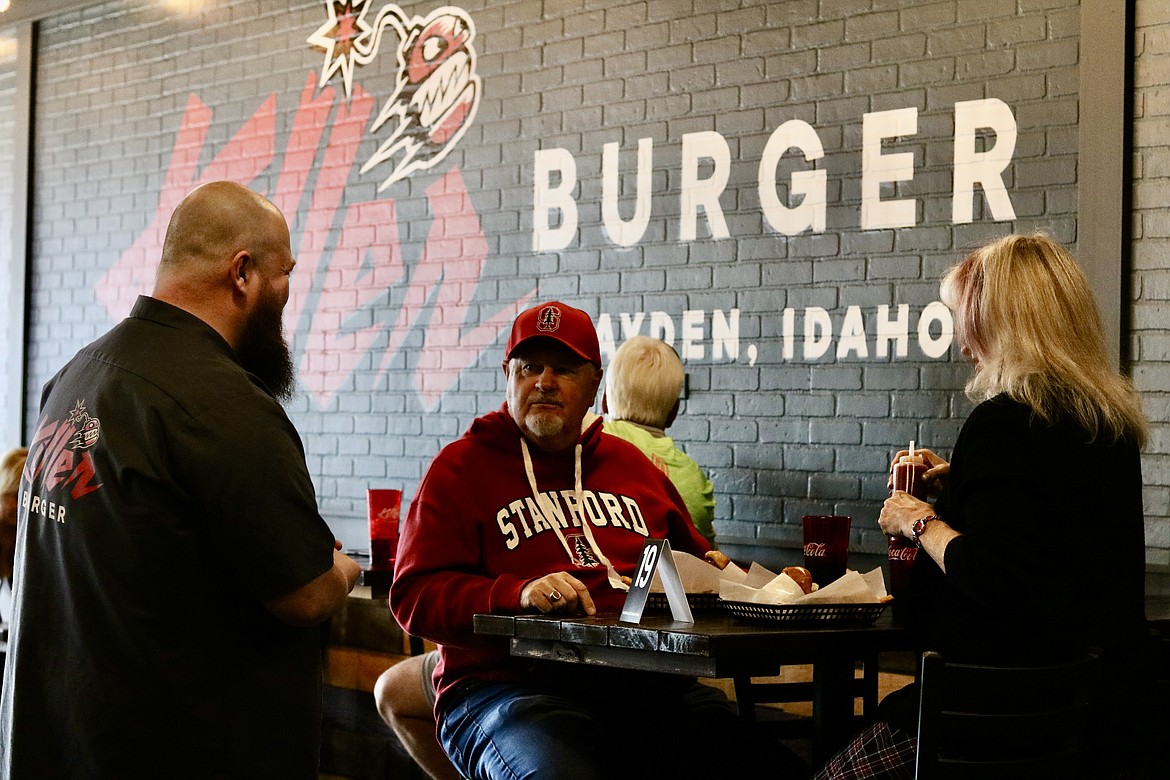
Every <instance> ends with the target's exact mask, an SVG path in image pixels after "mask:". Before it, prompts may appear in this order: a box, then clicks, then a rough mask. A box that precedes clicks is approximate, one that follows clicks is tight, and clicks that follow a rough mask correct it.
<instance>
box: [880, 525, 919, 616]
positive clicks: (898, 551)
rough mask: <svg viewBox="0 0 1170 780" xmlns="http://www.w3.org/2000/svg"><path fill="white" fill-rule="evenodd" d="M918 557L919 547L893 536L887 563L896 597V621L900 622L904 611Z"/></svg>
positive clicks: (888, 548)
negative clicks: (904, 603) (911, 575)
mask: <svg viewBox="0 0 1170 780" xmlns="http://www.w3.org/2000/svg"><path fill="white" fill-rule="evenodd" d="M917 557H918V546H917V545H915V544H914V542H911V541H910V540H909V539H903V538H902V537H900V536H891V537H890V541H889V544H888V545H887V547H886V563H888V564H889V566H890V595H891V596H893V597H894V601H893V604H892V605H891V606H892V607H893V612H894V619H895V620H900V619H901V618H902V617H903V615H904V611H903V609H902V602H903V601H905V595H906V590H907V587H908V586H909V584H910V572H911V571H912V570H913V569H914V560H915V559H916V558H917Z"/></svg>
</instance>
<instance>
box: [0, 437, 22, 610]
mask: <svg viewBox="0 0 1170 780" xmlns="http://www.w3.org/2000/svg"><path fill="white" fill-rule="evenodd" d="M27 457H28V448H27V447H17V448H16V449H14V450H9V451H8V452H7V453H5V454H4V459H3V460H0V622H4V623H7V622H8V621H9V620H10V619H11V618H12V566H13V558H14V556H15V555H16V493H17V489H18V488H19V487H20V473H21V472H22V471H24V461H25V459H26V458H27Z"/></svg>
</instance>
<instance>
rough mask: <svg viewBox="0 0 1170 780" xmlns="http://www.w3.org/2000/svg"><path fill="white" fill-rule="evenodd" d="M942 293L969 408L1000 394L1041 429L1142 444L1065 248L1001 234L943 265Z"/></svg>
mask: <svg viewBox="0 0 1170 780" xmlns="http://www.w3.org/2000/svg"><path fill="white" fill-rule="evenodd" d="M941 292H942V299H943V302H944V303H945V304H946V305H947V306H948V307H950V308H951V309H952V310H953V311H954V312H955V314H956V317H955V327H956V331H957V335H958V337H959V343H960V344H961V345H962V346H963V347H964V348H966V349H967V350H969V351H970V352H971V357H972V358H973V359H974V361H975V374H974V376H972V377H971V380H970V381H969V382H968V383H967V395H968V396H969V397H970V398H971V399H972V400H973V401H983V400H986V399H988V398H991V397H993V396H996V395H998V394H1000V393H1006V394H1007V395H1008V396H1009V397H1011V398H1013V399H1014V400H1016V401H1019V402H1020V403H1023V404H1025V405H1027V406H1028V407H1029V408H1031V409H1032V412H1033V413H1034V414H1035V415H1036V416H1037V417H1038V418H1039V419H1041V420H1043V421H1044V422H1047V423H1052V422H1054V421H1056V420H1057V419H1059V418H1062V417H1068V418H1071V419H1072V420H1074V421H1076V422H1077V423H1079V424H1080V425H1081V426H1082V427H1083V428H1084V429H1085V431H1086V432H1088V434H1089V437H1090V439H1096V438H1097V437H1098V436H1105V437H1107V438H1108V439H1109V440H1111V441H1116V440H1117V439H1119V438H1121V437H1123V436H1124V437H1130V438H1132V439H1133V440H1134V441H1135V442H1137V444H1138V446H1139V447H1141V446H1144V445H1145V442H1146V435H1147V423H1146V418H1145V416H1144V415H1143V414H1142V410H1141V401H1140V399H1139V398H1138V395H1137V393H1136V392H1134V389H1133V386H1132V384H1131V383H1130V382H1129V380H1128V379H1126V378H1125V377H1123V376H1121V375H1120V374H1118V373H1117V372H1116V371H1115V370H1114V369H1113V367H1112V365H1111V364H1110V361H1109V357H1108V353H1107V352H1106V348H1105V337H1104V329H1103V328H1102V325H1101V315H1100V313H1099V312H1098V310H1097V305H1096V303H1095V302H1094V300H1093V294H1092V292H1091V291H1090V289H1089V283H1088V280H1087V279H1086V278H1085V275H1084V273H1083V272H1082V271H1081V269H1080V266H1079V265H1078V264H1077V261H1076V259H1075V258H1073V256H1072V254H1070V253H1069V251H1068V250H1067V249H1065V248H1064V247H1063V246H1061V245H1060V244H1058V243H1057V242H1055V241H1053V240H1052V239H1051V238H1049V237H1047V236H1044V235H1041V234H1035V235H1031V236H1020V235H1011V236H1007V237H1005V238H1002V239H999V240H998V241H994V242H992V243H990V244H987V245H986V246H983V247H980V248H979V249H976V250H975V251H974V252H972V253H971V254H969V255H968V256H967V257H966V258H965V259H963V260H962V261H961V262H960V263H958V264H957V265H955V266H954V267H953V268H951V269H950V270H949V271H948V272H947V274H946V276H944V277H943V280H942V285H941Z"/></svg>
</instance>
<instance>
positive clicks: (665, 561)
mask: <svg viewBox="0 0 1170 780" xmlns="http://www.w3.org/2000/svg"><path fill="white" fill-rule="evenodd" d="M655 571H657V572H658V576H659V577H660V578H661V580H662V589H663V590H665V591H666V601H667V603H668V604H670V615H671V617H673V618H674V619H675V620H678V621H681V622H684V623H694V622H695V618H694V616H693V615H692V614H691V605H690V603H689V602H688V601H687V593H686V589H685V588H683V584H682V577H680V576H679V574H678V567H677V566H675V564H674V555H673V554H672V553H671V551H670V542H669V541H667V540H666V539H647V540H646V544H645V545H643V547H642V561H641V563H639V564H638V570H637V572H636V573H635V574H634V581H633V582H632V583H630V592H629V593H627V594H626V602H625V604H624V605H623V606H622V617H621V619H622V620H623V621H624V622H626V623H640V622H642V612H643V611H645V609H646V602H647V600H648V599H649V598H650V584H651V583H652V582H653V581H654V572H655Z"/></svg>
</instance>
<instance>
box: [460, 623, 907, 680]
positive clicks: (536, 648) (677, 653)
mask: <svg viewBox="0 0 1170 780" xmlns="http://www.w3.org/2000/svg"><path fill="white" fill-rule="evenodd" d="M475 630H476V633H479V634H491V635H497V636H507V637H511V640H512V644H511V652H512V655H519V656H525V657H532V658H543V659H547V660H560V661H567V662H576V663H586V664H595V665H606V666H621V667H624V668H631V669H644V670H647V671H662V672H674V673H678V674H694V675H698V676H702V677H737V676H742V675H745V674H748V675H752V676H767V675H771V674H776V672H777V670H778V669H779V667H780V666H781V665H782V664H797V663H820V662H826V661H843V660H853V659H863V658H866V657H869V656H871V655H872V654H874V653H877V652H881V651H886V650H908V649H912V648H911V644H910V641H911V639H910V635H909V632H908V631H906V630H905V629H903V628H901V627H899V626H896V625H895V624H894V623H893V622H892V620H891V618H890V615H889V610H887V611H886V612H885V613H884V614H883V615H882V616H881V617H879V618H878V619H877V620H876V621H875V622H873V623H870V624H860V625H859V624H856V623H852V624H848V623H839V622H832V621H819V622H813V623H795V624H787V623H777V622H771V621H764V620H748V619H743V618H738V617H733V616H731V615H728V614H726V613H723V612H712V613H697V614H696V615H695V622H694V623H683V622H678V621H675V620H673V619H672V618H671V616H670V615H669V614H647V615H644V616H643V618H642V621H641V623H638V624H634V623H624V622H622V621H621V620H619V619H618V617H617V616H616V615H598V616H594V617H571V618H568V617H558V616H549V615H476V616H475Z"/></svg>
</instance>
